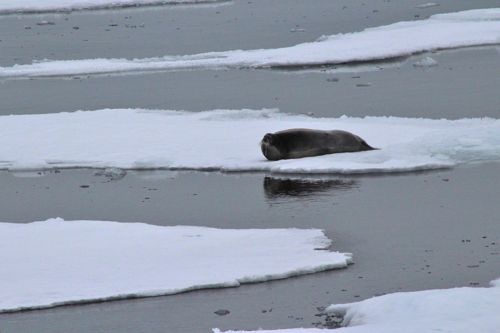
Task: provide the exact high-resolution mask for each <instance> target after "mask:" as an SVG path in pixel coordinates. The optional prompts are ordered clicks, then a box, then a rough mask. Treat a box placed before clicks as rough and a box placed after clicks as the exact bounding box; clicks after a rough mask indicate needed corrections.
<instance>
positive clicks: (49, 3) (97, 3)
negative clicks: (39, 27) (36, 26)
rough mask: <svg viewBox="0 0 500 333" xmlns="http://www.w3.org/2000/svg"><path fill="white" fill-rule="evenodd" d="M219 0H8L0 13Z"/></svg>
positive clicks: (3, 4) (179, 3)
mask: <svg viewBox="0 0 500 333" xmlns="http://www.w3.org/2000/svg"><path fill="white" fill-rule="evenodd" d="M220 1H224V0H8V1H1V2H0V15H1V14H13V13H17V14H22V13H46V12H61V11H64V12H67V11H73V10H82V9H107V8H120V7H138V6H151V5H181V4H205V3H217V2H220Z"/></svg>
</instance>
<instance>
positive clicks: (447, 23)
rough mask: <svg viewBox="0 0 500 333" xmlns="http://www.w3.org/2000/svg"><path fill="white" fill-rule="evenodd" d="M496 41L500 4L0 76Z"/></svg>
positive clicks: (203, 65) (325, 57)
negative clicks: (249, 46) (314, 36)
mask: <svg viewBox="0 0 500 333" xmlns="http://www.w3.org/2000/svg"><path fill="white" fill-rule="evenodd" d="M499 43H500V8H493V9H479V10H469V11H464V12H457V13H450V14H438V15H433V16H431V17H430V18H429V19H426V20H420V21H408V22H399V23H395V24H391V25H387V26H381V27H377V28H369V29H366V30H364V31H361V32H354V33H347V34H337V35H332V36H323V37H321V38H320V39H318V40H317V41H314V42H310V43H303V44H298V45H295V46H291V47H284V48H277V49H260V50H234V51H226V52H210V53H202V54H195V55H185V56H164V57H158V58H145V59H131V60H130V59H103V58H101V59H82V60H54V61H52V60H45V61H41V62H36V63H32V64H24V65H14V66H10V67H0V78H4V79H6V78H16V77H17V78H22V77H44V76H45V77H46V76H72V75H90V74H110V73H130V72H144V71H158V70H183V69H184V70H185V69H224V68H269V67H300V66H306V67H307V66H318V65H329V64H344V63H353V62H366V61H375V60H384V59H391V58H397V57H403V56H409V55H412V54H416V53H421V52H425V51H432V50H439V49H449V48H457V47H466V46H478V45H491V44H499Z"/></svg>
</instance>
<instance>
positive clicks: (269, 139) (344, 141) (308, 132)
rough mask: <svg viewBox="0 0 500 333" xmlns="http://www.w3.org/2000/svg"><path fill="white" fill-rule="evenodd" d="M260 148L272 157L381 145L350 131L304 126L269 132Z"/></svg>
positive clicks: (336, 151)
mask: <svg viewBox="0 0 500 333" xmlns="http://www.w3.org/2000/svg"><path fill="white" fill-rule="evenodd" d="M260 148H261V150H262V154H264V156H265V157H266V158H267V159H268V160H270V161H277V160H282V159H290V158H302V157H309V156H319V155H326V154H334V153H350V152H357V151H366V150H374V149H377V148H373V147H371V146H370V145H369V144H367V143H366V142H365V140H363V139H361V138H360V137H359V136H357V135H354V134H352V133H349V132H347V131H341V130H333V131H322V130H313V129H304V128H295V129H288V130H284V131H279V132H276V133H267V134H266V135H264V137H263V138H262V141H261V142H260Z"/></svg>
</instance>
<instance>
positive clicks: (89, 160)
mask: <svg viewBox="0 0 500 333" xmlns="http://www.w3.org/2000/svg"><path fill="white" fill-rule="evenodd" d="M288 128H313V129H323V130H331V129H342V130H347V131H350V132H353V133H355V134H357V135H359V136H361V137H362V138H363V139H365V140H366V141H367V142H368V143H369V144H370V145H371V146H373V147H377V148H380V150H374V151H366V152H357V153H344V154H330V155H324V156H316V157H309V158H302V159H293V160H281V161H274V162H271V161H267V160H266V159H265V158H264V156H263V155H262V153H261V150H260V145H259V143H260V140H261V139H262V137H263V136H264V134H266V133H268V132H276V131H279V130H283V129H288ZM0 142H2V144H1V145H0V169H10V170H33V169H52V168H65V167H66V168H70V167H95V168H107V167H109V168H122V169H159V168H165V169H192V170H213V171H266V172H276V173H368V172H400V171H413V170H426V169H435V168H448V167H453V166H455V165H459V164H466V163H474V162H488V161H500V120H499V119H491V118H484V119H460V120H431V119H418V118H396V117H366V118H350V117H345V116H344V117H341V118H311V117H308V116H304V115H289V114H283V113H279V112H277V111H276V110H268V109H264V110H258V111H257V110H214V111H206V112H183V111H162V110H142V109H106V110H98V111H77V112H71V113H54V114H42V115H11V116H1V117H0Z"/></svg>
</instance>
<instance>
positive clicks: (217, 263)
mask: <svg viewBox="0 0 500 333" xmlns="http://www.w3.org/2000/svg"><path fill="white" fill-rule="evenodd" d="M331 243H332V241H331V240H330V239H328V238H327V237H326V236H325V234H324V232H323V231H322V230H319V229H295V228H290V229H216V228H208V227H190V226H156V225H149V224H145V223H120V222H111V221H85V220H80V221H78V220H76V221H64V220H63V219H60V218H56V219H49V220H46V221H39V222H32V223H27V224H20V223H0V244H2V247H3V250H2V251H1V252H0V262H1V263H2V283H1V284H0V295H2V297H1V298H0V313H6V312H17V311H25V310H34V309H44V308H51V307H55V306H61V305H68V304H81V303H92V302H102V301H110V300H118V299H128V298H138V297H152V296H166V295H173V294H178V293H183V292H188V291H194V290H200V289H208V288H223V287H237V286H239V285H240V284H245V283H256V282H264V281H269V280H278V279H285V278H289V277H294V276H299V275H304V274H312V273H316V272H321V271H326V270H332V269H339V268H346V267H347V266H348V265H349V264H350V263H352V254H350V253H340V252H335V251H331V250H329V247H330V246H331ZM320 249H321V250H320Z"/></svg>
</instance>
